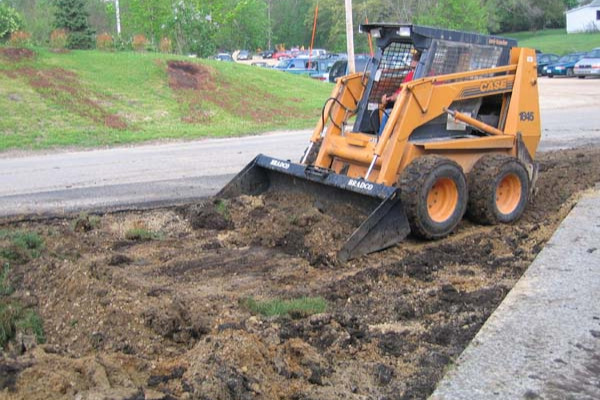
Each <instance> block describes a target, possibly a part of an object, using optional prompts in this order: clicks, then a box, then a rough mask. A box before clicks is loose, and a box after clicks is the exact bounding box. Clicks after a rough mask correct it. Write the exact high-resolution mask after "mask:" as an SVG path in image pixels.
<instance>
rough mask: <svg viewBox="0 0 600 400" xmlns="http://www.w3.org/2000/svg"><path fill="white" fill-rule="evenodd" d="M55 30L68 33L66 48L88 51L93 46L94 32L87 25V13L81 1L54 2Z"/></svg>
mask: <svg viewBox="0 0 600 400" xmlns="http://www.w3.org/2000/svg"><path fill="white" fill-rule="evenodd" d="M54 17H55V19H56V20H55V22H54V24H55V26H56V28H64V29H66V30H67V31H68V32H69V37H68V39H67V47H68V48H70V49H90V48H92V47H93V45H94V31H93V30H92V29H91V28H90V25H89V23H88V13H87V12H86V10H85V4H84V1H83V0H56V11H55V13H54Z"/></svg>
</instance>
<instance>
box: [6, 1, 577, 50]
mask: <svg viewBox="0 0 600 400" xmlns="http://www.w3.org/2000/svg"><path fill="white" fill-rule="evenodd" d="M586 2H589V0H584V1H583V2H582V1H578V0H353V19H354V26H355V29H358V25H359V24H360V23H363V22H365V21H370V22H409V23H417V24H423V25H431V26H436V27H443V28H450V29H458V30H468V31H477V32H481V33H492V34H501V33H506V32H515V31H525V30H540V29H546V28H562V27H564V26H565V16H564V12H565V11H566V10H567V9H569V8H573V7H576V6H579V5H581V4H585V3H586ZM116 4H117V2H116V1H115V0H0V40H1V39H3V38H4V39H6V38H7V37H8V35H9V34H10V32H11V29H12V30H14V27H15V25H17V26H18V29H22V30H25V31H27V32H28V33H29V34H31V38H32V41H34V42H35V43H37V44H42V45H43V44H47V43H48V41H49V40H50V36H51V32H52V31H53V30H55V29H57V28H64V29H65V30H66V31H68V32H69V35H70V39H69V42H68V45H69V47H72V48H90V47H93V45H94V41H93V38H94V37H96V36H95V35H100V34H107V35H108V36H109V37H110V38H114V43H115V46H116V47H123V48H127V47H128V46H129V47H131V45H132V40H133V38H134V37H140V35H143V37H144V38H146V39H147V42H145V43H147V46H149V47H152V46H155V47H156V48H157V47H158V45H159V43H161V41H163V43H164V41H168V43H173V45H172V50H173V51H176V52H178V53H183V54H189V53H193V54H197V55H199V56H201V57H205V56H209V55H211V54H214V53H215V52H216V51H219V50H225V51H231V50H235V49H250V50H257V49H266V48H275V47H286V48H290V47H292V46H305V47H307V46H308V45H309V44H310V41H311V34H312V26H313V18H314V16H315V11H316V8H317V7H318V18H317V23H316V35H315V43H314V47H317V48H327V49H329V50H332V51H344V50H345V46H346V39H345V29H346V28H345V12H344V2H343V1H341V0H119V1H118V4H119V12H120V22H121V35H120V36H118V35H117V34H116V32H117V29H116V24H117V21H116V14H117V13H116V11H117V10H116V9H115V7H116ZM15 15H16V16H15ZM73 19H75V20H76V21H72V20H73ZM6 26H10V27H12V28H9V29H6V28H5V27H6ZM3 30H4V33H3ZM73 35H75V36H78V39H77V40H74V39H73ZM136 35H137V36H136ZM104 37H106V35H104ZM111 40H112V39H111ZM355 41H356V43H355V46H356V50H357V51H358V52H366V51H368V43H367V39H366V37H365V36H364V35H355Z"/></svg>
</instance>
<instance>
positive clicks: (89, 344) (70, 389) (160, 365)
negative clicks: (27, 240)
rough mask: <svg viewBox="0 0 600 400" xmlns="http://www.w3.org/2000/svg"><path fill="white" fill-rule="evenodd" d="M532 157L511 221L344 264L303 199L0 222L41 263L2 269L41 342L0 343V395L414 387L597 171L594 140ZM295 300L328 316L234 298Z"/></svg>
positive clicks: (423, 389)
mask: <svg viewBox="0 0 600 400" xmlns="http://www.w3.org/2000/svg"><path fill="white" fill-rule="evenodd" d="M539 161H540V163H541V171H540V176H539V180H538V184H537V193H536V195H535V197H534V198H533V199H532V201H531V203H530V204H529V206H528V208H527V210H526V212H525V214H524V216H523V218H522V219H521V220H520V221H518V222H517V223H516V224H514V225H498V226H480V225H475V224H473V223H471V222H469V221H468V220H465V221H464V222H463V223H461V225H460V226H459V228H458V230H457V232H455V233H454V234H452V235H451V236H450V237H448V238H447V239H444V240H440V241H434V242H422V241H418V240H415V239H412V238H410V237H409V238H408V239H407V240H406V241H405V242H403V243H402V244H400V245H398V246H395V247H393V248H390V249H388V250H385V251H382V252H379V253H375V254H372V255H369V256H364V257H361V258H360V259H358V260H354V261H351V262H348V263H346V264H341V263H339V262H338V261H336V259H335V248H336V246H338V245H339V244H340V243H342V242H343V241H344V240H345V238H346V237H347V235H348V232H349V231H351V229H352V224H353V223H354V222H355V221H353V220H352V218H342V219H340V218H336V215H331V214H328V213H325V212H324V211H323V209H322V208H321V207H320V206H319V204H318V202H316V201H315V200H314V199H311V198H310V197H308V196H306V197H305V196H298V195H294V196H289V195H285V194H281V193H268V194H265V195H261V196H256V197H249V196H241V197H239V198H236V199H233V200H228V201H225V200H219V199H214V200H213V199H211V200H207V201H206V202H205V203H203V204H194V205H189V206H185V207H178V208H170V209H157V210H151V211H144V212H139V211H137V212H123V213H108V214H103V215H100V216H99V220H96V219H95V218H94V217H92V216H77V217H73V218H64V219H63V218H60V219H51V220H41V221H39V220H38V221H33V220H29V221H23V220H20V221H5V222H4V223H3V225H2V226H0V229H2V230H5V231H6V230H8V231H35V232H36V233H38V235H40V236H41V237H42V238H43V239H44V243H45V247H44V249H43V250H42V252H41V253H42V254H41V256H40V257H38V258H31V257H29V258H28V257H25V256H24V257H23V258H22V259H19V260H17V261H13V262H11V268H10V273H9V279H10V283H11V285H12V286H13V287H14V288H15V292H14V293H13V294H11V295H10V296H11V298H12V299H13V300H15V301H19V302H20V303H21V304H23V305H25V306H27V307H30V308H32V309H34V310H36V311H37V312H38V313H39V314H40V315H41V317H42V319H43V321H44V329H45V334H46V343H45V344H40V345H37V346H36V345H34V344H32V343H31V340H29V341H28V340H26V338H25V337H23V336H19V340H17V341H16V342H12V344H11V345H10V346H8V347H7V348H6V349H5V351H4V353H3V355H2V356H1V357H0V377H1V378H0V397H3V398H8V399H48V398H62V397H64V398H82V399H86V398H102V399H103V398H111V399H138V398H139V399H142V398H147V399H150V398H151V399H255V398H256V399H258V398H260V399H338V398H340V399H341V398H344V399H375V398H376V399H413V398H426V397H427V396H428V395H429V394H430V393H431V392H432V390H433V389H434V387H435V385H436V383H437V382H438V380H439V379H440V378H441V377H442V375H443V373H444V371H445V370H446V368H448V367H450V366H451V364H452V362H453V360H454V359H455V358H456V357H457V356H458V355H459V354H460V353H461V352H462V350H463V349H464V348H465V347H466V346H467V344H468V343H469V342H470V341H471V339H472V338H473V336H474V335H475V334H476V333H477V331H478V330H479V328H480V327H481V325H482V324H483V323H484V322H485V321H486V319H487V318H488V317H489V315H490V314H491V313H492V312H493V311H494V310H495V308H496V307H497V306H498V304H499V303H500V302H501V301H502V299H503V298H504V296H505V295H506V293H507V292H508V291H509V290H510V289H511V287H512V286H513V285H514V283H515V282H516V281H517V280H518V279H519V277H520V276H521V274H522V273H523V272H524V271H525V269H526V268H527V267H528V265H529V264H530V263H531V262H532V260H533V259H534V258H535V256H536V255H537V254H538V252H539V251H540V250H541V249H542V248H543V246H544V243H545V242H546V241H547V240H548V239H549V238H550V237H551V235H552V233H553V232H554V230H555V229H556V228H557V226H558V224H559V223H560V221H561V220H562V219H563V218H564V217H565V216H566V215H567V214H568V212H569V211H570V209H571V208H572V207H573V205H574V204H575V203H576V200H577V198H578V195H579V194H580V193H581V192H582V191H584V190H585V189H587V188H589V187H591V186H593V185H594V184H595V183H596V182H597V181H599V180H600V148H592V149H582V150H569V151H562V152H555V153H543V154H541V155H540V156H539ZM342 211H343V212H344V213H346V214H351V213H352V211H351V210H350V209H345V210H341V211H339V212H342ZM338 216H339V215H338ZM132 229H136V230H137V231H138V232H140V231H146V232H153V233H154V234H153V235H131V234H130V232H131V231H132ZM0 245H2V243H0ZM302 296H310V297H322V298H323V299H325V300H326V301H327V305H328V306H327V310H326V311H325V312H324V313H321V314H315V315H305V314H298V315H296V314H294V315H292V316H283V317H264V316H261V315H254V314H253V313H252V312H251V311H250V310H249V309H248V308H247V307H246V306H245V304H246V302H245V301H244V300H246V299H248V298H250V297H252V298H254V299H256V300H265V299H291V298H298V297H302Z"/></svg>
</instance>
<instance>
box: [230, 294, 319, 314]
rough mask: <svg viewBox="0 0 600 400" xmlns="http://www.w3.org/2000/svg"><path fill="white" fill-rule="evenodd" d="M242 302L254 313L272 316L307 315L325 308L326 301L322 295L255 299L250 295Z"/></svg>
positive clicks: (317, 312)
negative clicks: (283, 298)
mask: <svg viewBox="0 0 600 400" xmlns="http://www.w3.org/2000/svg"><path fill="white" fill-rule="evenodd" d="M242 304H243V305H244V306H245V307H246V308H247V309H248V310H250V311H251V312H252V313H254V314H261V315H264V316H266V317H272V316H284V315H290V316H292V317H293V316H308V315H312V314H319V313H322V312H325V310H327V301H326V300H325V299H323V298H322V297H300V298H297V299H290V300H281V299H273V300H263V301H257V300H255V299H254V298H252V297H249V298H247V299H244V300H243V301H242Z"/></svg>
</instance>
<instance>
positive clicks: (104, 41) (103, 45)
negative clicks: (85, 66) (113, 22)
mask: <svg viewBox="0 0 600 400" xmlns="http://www.w3.org/2000/svg"><path fill="white" fill-rule="evenodd" d="M114 46H115V42H114V40H113V37H112V36H111V35H109V34H108V33H106V32H104V33H102V34H100V35H98V37H96V48H97V49H98V50H104V51H110V50H113V49H114Z"/></svg>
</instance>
